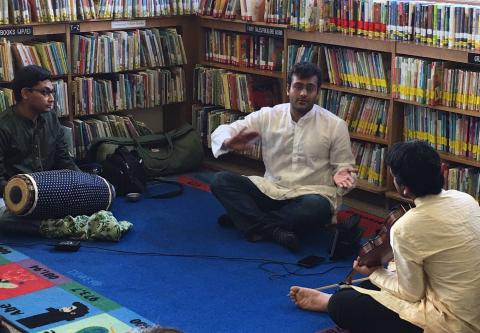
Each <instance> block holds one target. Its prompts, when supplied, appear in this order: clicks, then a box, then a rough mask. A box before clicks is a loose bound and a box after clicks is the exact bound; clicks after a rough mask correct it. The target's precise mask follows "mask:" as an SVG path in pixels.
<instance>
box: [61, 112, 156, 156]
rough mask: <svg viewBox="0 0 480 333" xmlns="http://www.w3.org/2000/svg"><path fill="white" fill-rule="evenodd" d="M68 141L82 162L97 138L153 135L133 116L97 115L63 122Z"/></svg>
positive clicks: (71, 150)
mask: <svg viewBox="0 0 480 333" xmlns="http://www.w3.org/2000/svg"><path fill="white" fill-rule="evenodd" d="M62 125H63V126H64V133H65V138H66V141H67V143H68V145H69V148H70V153H71V155H72V156H74V157H75V158H76V159H78V160H81V159H84V158H85V157H86V156H87V151H88V147H89V146H90V144H91V143H92V141H93V140H94V139H96V138H104V137H112V136H119V137H126V138H130V137H137V136H139V135H145V134H152V132H151V131H150V130H149V129H148V128H147V127H146V126H145V125H144V124H142V123H139V122H137V121H135V120H134V119H133V117H132V116H119V115H97V116H95V117H92V118H88V119H73V120H72V121H69V120H63V121H62Z"/></svg>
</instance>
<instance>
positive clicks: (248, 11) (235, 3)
mask: <svg viewBox="0 0 480 333" xmlns="http://www.w3.org/2000/svg"><path fill="white" fill-rule="evenodd" d="M267 1H268V0H267ZM265 7H266V1H265V0H200V1H199V5H198V14H199V15H203V16H213V17H221V18H229V19H242V20H244V21H255V22H260V21H263V22H266V20H265V18H264V15H265Z"/></svg>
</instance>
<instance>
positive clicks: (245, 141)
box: [223, 128, 260, 150]
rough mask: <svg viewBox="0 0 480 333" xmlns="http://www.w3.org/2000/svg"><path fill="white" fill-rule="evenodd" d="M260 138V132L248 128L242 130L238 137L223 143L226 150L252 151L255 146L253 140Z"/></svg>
mask: <svg viewBox="0 0 480 333" xmlns="http://www.w3.org/2000/svg"><path fill="white" fill-rule="evenodd" d="M259 136H260V134H259V133H258V132H255V131H250V130H248V129H247V128H244V129H242V130H241V131H240V132H239V133H238V134H237V135H235V136H233V137H231V138H230V139H226V140H225V141H224V142H223V145H224V146H225V148H227V149H229V150H244V149H252V148H253V147H254V145H253V144H252V143H251V141H252V140H253V139H256V138H258V137H259Z"/></svg>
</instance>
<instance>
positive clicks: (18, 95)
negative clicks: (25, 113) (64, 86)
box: [12, 65, 52, 102]
mask: <svg viewBox="0 0 480 333" xmlns="http://www.w3.org/2000/svg"><path fill="white" fill-rule="evenodd" d="M51 78H52V73H50V71H49V70H48V69H45V68H43V67H40V66H37V65H28V66H25V67H23V68H22V69H20V70H19V71H18V72H17V73H15V78H14V79H13V82H12V87H13V94H14V96H15V100H16V101H17V102H20V101H21V100H22V89H23V88H33V87H34V86H35V85H36V84H37V83H38V82H41V81H45V80H50V79H51Z"/></svg>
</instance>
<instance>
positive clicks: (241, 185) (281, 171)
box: [211, 63, 355, 250]
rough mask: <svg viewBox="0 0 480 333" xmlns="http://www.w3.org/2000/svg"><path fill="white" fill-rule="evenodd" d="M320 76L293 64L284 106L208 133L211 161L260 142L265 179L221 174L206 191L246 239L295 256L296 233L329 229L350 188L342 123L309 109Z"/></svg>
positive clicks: (347, 144)
mask: <svg viewBox="0 0 480 333" xmlns="http://www.w3.org/2000/svg"><path fill="white" fill-rule="evenodd" d="M319 82H320V81H319V70H318V68H317V67H316V66H315V65H312V64H307V63H303V64H297V65H296V66H295V67H294V69H293V70H292V72H291V74H290V75H289V85H288V95H289V99H290V103H285V104H280V105H276V106H274V107H264V108H262V109H260V110H259V111H257V112H254V113H252V114H249V115H248V116H246V117H245V118H244V119H242V120H238V121H236V122H234V123H232V124H229V125H221V126H219V127H218V128H217V129H216V130H215V131H214V132H213V133H212V151H213V154H214V156H215V157H218V156H220V155H221V154H224V153H227V152H229V151H232V150H241V149H244V148H249V147H251V141H252V139H257V140H261V147H262V157H263V162H264V164H265V175H264V177H258V176H250V177H248V178H247V177H243V176H240V175H235V174H232V173H229V172H220V173H218V174H217V175H216V177H215V179H214V181H213V182H212V186H211V188H212V192H213V194H214V195H215V196H216V197H217V198H218V200H219V201H220V202H221V203H222V204H223V206H224V207H225V209H226V211H227V215H228V216H225V217H222V218H223V219H228V220H230V221H231V223H232V224H233V225H235V226H236V227H237V228H238V229H240V230H242V231H244V232H246V235H247V238H250V239H258V238H270V239H273V240H274V241H276V242H277V243H280V244H281V245H284V246H286V247H288V248H289V249H291V250H296V249H298V247H299V240H298V238H297V236H298V235H297V233H298V232H301V231H303V230H308V226H319V225H323V224H326V223H328V222H329V221H330V220H331V218H332V214H333V212H334V211H335V208H336V206H337V195H338V194H339V193H340V191H339V190H340V189H343V190H345V189H348V188H351V187H353V186H354V182H355V179H354V176H353V175H352V172H354V171H355V170H354V169H353V168H352V166H353V165H354V158H353V155H352V151H351V147H350V137H349V133H348V128H347V125H346V123H345V122H344V121H343V120H342V119H340V118H338V117H337V116H335V115H333V114H332V113H330V112H329V111H327V110H325V109H323V108H321V107H319V106H318V105H315V104H314V103H315V101H316V99H317V96H318V90H319Z"/></svg>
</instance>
